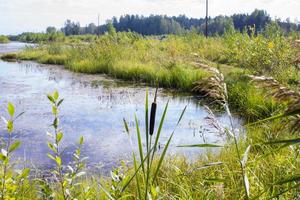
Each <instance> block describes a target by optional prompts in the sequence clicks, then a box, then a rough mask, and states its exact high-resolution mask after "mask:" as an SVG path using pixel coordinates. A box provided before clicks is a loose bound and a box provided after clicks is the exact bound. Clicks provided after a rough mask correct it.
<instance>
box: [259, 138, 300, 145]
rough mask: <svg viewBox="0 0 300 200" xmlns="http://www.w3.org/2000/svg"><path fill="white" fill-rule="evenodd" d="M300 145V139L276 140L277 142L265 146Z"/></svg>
mask: <svg viewBox="0 0 300 200" xmlns="http://www.w3.org/2000/svg"><path fill="white" fill-rule="evenodd" d="M297 143H300V138H295V139H289V140H276V141H271V142H267V143H265V144H287V145H293V144H297Z"/></svg>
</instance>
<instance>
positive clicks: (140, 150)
mask: <svg viewBox="0 0 300 200" xmlns="http://www.w3.org/2000/svg"><path fill="white" fill-rule="evenodd" d="M134 118H135V127H136V133H137V137H138V146H139V153H140V159H141V162H142V161H143V160H144V156H143V155H144V153H143V146H142V138H141V132H140V126H139V122H138V119H137V116H136V115H135V116H134ZM142 169H143V172H145V169H144V165H143V166H142Z"/></svg>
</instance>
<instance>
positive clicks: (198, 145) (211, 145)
mask: <svg viewBox="0 0 300 200" xmlns="http://www.w3.org/2000/svg"><path fill="white" fill-rule="evenodd" d="M177 147H192V148H193V147H196V148H215V147H223V146H222V145H218V144H192V145H179V146H177Z"/></svg>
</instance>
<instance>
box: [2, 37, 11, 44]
mask: <svg viewBox="0 0 300 200" xmlns="http://www.w3.org/2000/svg"><path fill="white" fill-rule="evenodd" d="M1 43H9V39H8V37H7V36H5V35H0V44H1Z"/></svg>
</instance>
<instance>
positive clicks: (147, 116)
mask: <svg viewBox="0 0 300 200" xmlns="http://www.w3.org/2000/svg"><path fill="white" fill-rule="evenodd" d="M148 96H149V92H148V88H147V89H146V100H145V129H146V145H147V152H148V151H149V148H150V147H149V135H148V134H149V121H148V120H149V108H148V106H149V105H148V104H149V97H148Z"/></svg>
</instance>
